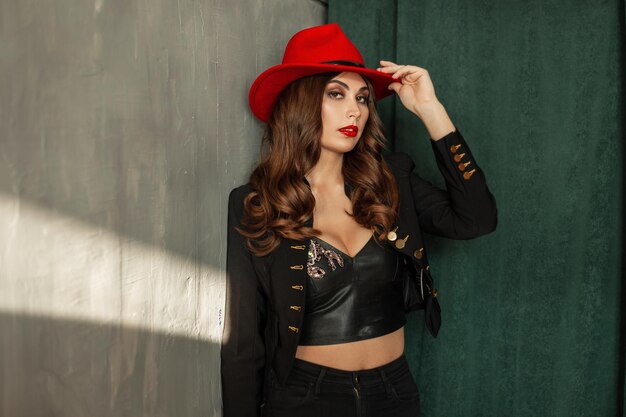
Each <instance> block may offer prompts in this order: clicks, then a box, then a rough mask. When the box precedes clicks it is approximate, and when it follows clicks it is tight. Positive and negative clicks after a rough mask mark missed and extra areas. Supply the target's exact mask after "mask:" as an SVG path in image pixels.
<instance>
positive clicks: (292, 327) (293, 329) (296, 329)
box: [289, 326, 300, 333]
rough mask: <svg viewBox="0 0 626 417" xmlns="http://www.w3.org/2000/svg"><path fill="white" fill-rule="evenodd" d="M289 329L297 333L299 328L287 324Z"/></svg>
mask: <svg viewBox="0 0 626 417" xmlns="http://www.w3.org/2000/svg"><path fill="white" fill-rule="evenodd" d="M289 330H291V331H292V332H294V333H298V332H299V331H300V329H298V328H297V327H294V326H289Z"/></svg>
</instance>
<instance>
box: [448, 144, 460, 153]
mask: <svg viewBox="0 0 626 417" xmlns="http://www.w3.org/2000/svg"><path fill="white" fill-rule="evenodd" d="M460 147H461V144H460V143H459V144H458V145H452V146H450V152H452V153H455V152H456V151H457V150H458V149H459V148H460Z"/></svg>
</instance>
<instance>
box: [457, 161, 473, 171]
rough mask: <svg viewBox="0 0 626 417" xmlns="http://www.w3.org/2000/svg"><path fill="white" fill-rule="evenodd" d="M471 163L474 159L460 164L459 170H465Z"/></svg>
mask: <svg viewBox="0 0 626 417" xmlns="http://www.w3.org/2000/svg"><path fill="white" fill-rule="evenodd" d="M471 163H472V161H467V162H465V163H463V164H459V171H463V170H465V168H466V167H467V166H468V165H469V164H471Z"/></svg>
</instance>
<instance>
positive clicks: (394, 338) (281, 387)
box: [222, 24, 497, 417]
mask: <svg viewBox="0 0 626 417" xmlns="http://www.w3.org/2000/svg"><path fill="white" fill-rule="evenodd" d="M380 62H381V65H382V66H381V67H380V68H378V69H377V70H373V69H368V68H365V66H364V65H363V59H362V58H361V55H360V53H359V52H358V50H357V49H356V47H355V46H354V45H353V44H352V43H351V42H350V40H349V39H348V38H347V37H346V36H345V35H344V34H343V32H342V31H341V29H340V27H339V26H338V25H337V24H328V25H322V26H318V27H313V28H309V29H305V30H303V31H300V32H298V33H297V34H295V35H294V36H293V37H292V38H291V40H290V41H289V43H288V45H287V48H286V50H285V54H284V57H283V62H282V64H280V65H277V66H274V67H272V68H270V69H268V70H266V71H265V72H263V73H262V74H260V75H259V77H257V79H256V80H255V82H254V83H253V85H252V87H251V89H250V95H249V100H250V106H251V108H252V111H253V113H254V114H255V115H256V116H257V117H258V118H259V119H260V120H262V121H264V122H266V123H267V127H266V131H265V134H264V138H263V144H264V147H263V154H262V158H261V162H260V163H259V165H258V166H257V167H256V168H255V169H254V171H253V173H252V175H251V177H250V181H249V183H248V184H246V185H243V186H241V187H238V188H236V189H234V190H233V191H232V192H231V194H230V198H229V224H228V253H227V275H228V287H227V296H226V315H225V326H224V335H223V341H222V387H223V404H224V416H226V417H235V416H236V417H247V416H258V415H267V416H294V415H295V416H298V417H305V416H331V417H332V416H342V417H343V416H361V415H367V416H391V415H393V416H418V415H419V392H418V388H417V386H416V384H415V381H414V379H413V377H412V376H411V374H410V371H409V368H408V364H407V362H406V358H405V356H404V325H405V324H406V318H405V313H407V312H408V311H411V310H413V309H416V308H424V310H425V318H426V326H427V328H428V329H429V330H430V332H431V333H432V334H433V336H436V334H437V331H438V329H439V323H440V322H439V305H438V303H437V300H436V298H435V297H436V296H437V292H436V289H434V288H433V287H432V280H431V276H430V271H429V270H430V266H429V265H428V260H427V256H426V251H425V248H424V245H423V240H422V235H421V232H422V231H425V232H428V233H432V234H437V235H440V236H445V237H449V238H454V239H470V238H473V237H477V236H481V235H484V234H486V233H489V232H491V231H493V230H494V229H495V227H496V217H497V216H496V206H495V200H494V198H493V196H492V194H491V193H490V192H489V190H488V188H487V185H486V182H485V177H484V175H483V173H482V171H481V169H480V168H479V167H478V165H477V164H476V162H475V160H474V159H473V157H472V154H471V152H470V150H469V148H468V146H467V143H466V142H465V140H464V139H463V137H462V136H461V134H460V133H459V131H458V130H456V128H455V127H454V125H453V124H452V122H451V121H450V119H449V117H448V116H447V114H446V112H445V110H444V108H443V106H442V105H441V104H440V103H439V101H438V100H437V98H436V96H435V94H434V88H433V85H432V83H431V81H430V78H429V76H428V73H427V72H426V70H424V69H423V68H419V67H416V66H411V65H396V64H395V63H393V62H389V61H380ZM393 92H396V93H397V94H398V96H399V97H400V99H401V101H402V104H403V105H404V106H405V107H406V108H407V109H408V110H410V111H412V112H413V113H415V114H416V115H417V116H418V117H420V119H421V120H422V121H423V122H424V125H425V126H426V129H427V130H428V132H429V134H430V136H431V138H432V139H431V144H432V147H433V150H434V152H435V157H436V160H437V164H438V166H439V169H440V171H441V173H442V174H443V176H444V179H445V181H446V188H447V191H446V190H442V189H439V188H437V187H434V186H433V185H432V184H431V183H429V182H427V181H425V180H423V179H421V178H420V177H419V176H418V175H417V174H415V173H413V168H414V165H413V162H412V161H411V159H410V158H409V157H408V155H406V154H402V153H391V154H389V155H386V156H385V157H383V156H382V150H383V148H384V145H385V139H384V136H383V133H382V125H381V122H380V119H379V118H378V115H377V113H376V108H375V105H374V102H375V100H377V99H381V98H383V97H385V96H387V95H390V94H392V93H393ZM407 274H408V276H410V277H411V279H409V280H406V279H405V277H407ZM411 280H413V281H411ZM408 283H417V284H415V285H413V286H411V285H408ZM411 300H417V303H416V302H412V301H411Z"/></svg>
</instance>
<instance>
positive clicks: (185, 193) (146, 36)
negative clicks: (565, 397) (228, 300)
mask: <svg viewBox="0 0 626 417" xmlns="http://www.w3.org/2000/svg"><path fill="white" fill-rule="evenodd" d="M325 19H326V8H325V6H324V4H322V3H321V2H317V1H313V0H288V1H285V0H266V1H254V0H247V1H245V0H204V1H200V0H188V1H185V0H177V1H165V0H150V1H147V0H132V1H129V0H111V1H108V0H94V1H91V2H89V1H78V0H61V1H54V2H37V1H34V0H0V416H2V417H5V416H6V417H9V416H10V417H19V416H28V417H36V416H53V415H54V416H68V417H70V416H81V417H83V416H91V417H97V416H133V417H137V416H177V417H180V416H213V415H220V414H221V411H220V408H221V398H220V382H219V341H220V337H221V327H222V320H221V319H222V309H223V304H224V291H225V285H224V279H223V278H224V277H223V272H222V271H223V268H224V264H225V247H226V241H225V230H226V224H225V220H226V213H225V212H226V207H225V206H226V202H227V197H228V192H229V190H230V189H231V188H232V187H233V186H235V185H238V184H240V183H242V182H243V181H244V180H245V177H246V176H247V174H248V173H249V172H250V169H251V166H252V164H253V163H254V161H255V160H256V157H257V153H258V147H259V142H260V135H261V128H262V125H261V124H260V123H259V122H258V121H256V120H255V119H254V118H253V117H252V115H251V113H250V111H249V109H248V107H247V89H248V87H249V85H250V83H251V82H252V80H253V79H254V77H255V76H256V75H257V74H258V73H259V72H260V71H262V70H264V69H265V68H267V67H269V66H271V65H274V64H277V63H279V62H280V59H281V57H282V52H283V48H284V45H285V43H286V41H287V40H288V39H289V37H290V36H291V35H292V34H293V33H294V32H295V31H297V30H299V29H302V28H304V27H307V26H312V25H316V24H321V23H323V22H324V21H325Z"/></svg>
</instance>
